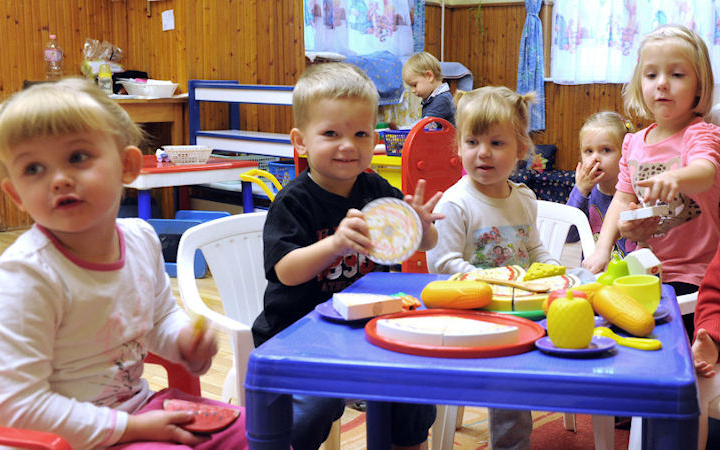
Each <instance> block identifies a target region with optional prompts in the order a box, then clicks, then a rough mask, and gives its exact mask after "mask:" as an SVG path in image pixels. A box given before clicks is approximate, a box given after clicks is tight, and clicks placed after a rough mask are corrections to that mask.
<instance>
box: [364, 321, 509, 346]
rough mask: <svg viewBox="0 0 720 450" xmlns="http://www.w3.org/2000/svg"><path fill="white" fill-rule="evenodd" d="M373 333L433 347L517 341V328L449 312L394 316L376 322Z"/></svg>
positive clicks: (496, 344)
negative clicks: (431, 314)
mask: <svg viewBox="0 0 720 450" xmlns="http://www.w3.org/2000/svg"><path fill="white" fill-rule="evenodd" d="M376 327H377V334H378V335H379V336H383V337H385V338H389V339H395V340H398V341H403V342H409V343H413V344H420V345H430V346H436V347H494V346H499V345H508V344H514V343H516V342H517V341H518V337H519V332H518V328H517V327H515V326H511V325H501V324H497V323H493V322H488V321H484V320H475V319H468V318H464V317H455V316H449V315H437V316H419V317H398V318H393V319H380V320H378V321H377V324H376Z"/></svg>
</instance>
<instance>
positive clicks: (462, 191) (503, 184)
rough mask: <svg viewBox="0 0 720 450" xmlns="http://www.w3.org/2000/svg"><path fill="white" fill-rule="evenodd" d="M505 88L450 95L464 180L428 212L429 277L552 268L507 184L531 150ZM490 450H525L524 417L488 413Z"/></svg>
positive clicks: (519, 196) (533, 214)
mask: <svg viewBox="0 0 720 450" xmlns="http://www.w3.org/2000/svg"><path fill="white" fill-rule="evenodd" d="M533 98H534V95H533V94H525V95H519V94H517V93H515V92H513V91H511V90H510V89H508V88H506V87H496V86H486V87H482V88H479V89H475V90H473V91H470V92H467V93H459V94H456V99H458V102H457V114H456V120H457V141H458V154H459V156H460V158H461V159H462V165H463V168H464V169H465V171H466V172H467V174H466V175H465V176H463V177H462V178H461V179H460V180H459V181H458V182H457V183H455V184H454V185H453V186H451V187H450V188H449V189H448V190H447V191H445V193H444V194H443V196H442V198H441V199H440V202H438V205H437V207H436V208H435V211H436V212H437V213H441V214H443V215H444V216H445V219H444V220H441V221H438V222H437V223H436V227H437V230H438V243H437V245H436V246H435V248H434V249H432V250H429V251H428V252H427V262H428V267H429V270H430V272H431V273H445V274H453V273H457V272H469V271H472V270H475V269H483V268H490V267H496V266H498V265H502V266H504V265H511V264H517V265H519V266H522V267H525V268H527V267H528V266H529V265H530V264H531V263H533V262H543V263H552V264H559V262H558V261H556V260H555V259H553V258H552V257H551V256H550V254H549V253H548V251H547V250H546V249H545V247H543V245H542V243H541V242H540V236H539V234H538V230H537V227H536V222H537V202H536V197H535V194H534V193H533V192H532V191H531V190H530V189H529V188H527V187H526V186H525V185H523V184H516V183H514V182H512V181H510V180H508V177H509V176H510V174H511V173H512V172H513V170H515V167H516V165H517V162H518V160H519V159H523V158H524V157H525V156H526V155H527V153H528V152H529V151H531V149H532V147H533V143H532V140H531V139H530V135H529V134H528V126H529V115H528V102H530V101H532V100H533ZM489 421H490V440H491V441H492V448H529V446H530V433H531V432H532V417H531V415H530V411H520V410H506V409H496V408H490V410H489Z"/></svg>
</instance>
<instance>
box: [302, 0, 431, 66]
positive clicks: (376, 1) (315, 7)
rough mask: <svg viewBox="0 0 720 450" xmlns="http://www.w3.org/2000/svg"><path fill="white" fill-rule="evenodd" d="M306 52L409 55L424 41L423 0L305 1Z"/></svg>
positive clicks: (421, 47)
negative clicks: (387, 52)
mask: <svg viewBox="0 0 720 450" xmlns="http://www.w3.org/2000/svg"><path fill="white" fill-rule="evenodd" d="M303 6H304V22H305V50H306V51H313V52H335V53H341V54H343V55H366V54H370V53H375V52H380V51H389V52H391V53H393V54H394V55H397V56H407V55H411V54H412V53H415V52H418V51H422V49H423V47H424V45H425V42H424V36H425V2H424V0H304V1H303Z"/></svg>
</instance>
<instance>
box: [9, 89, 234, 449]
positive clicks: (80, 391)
mask: <svg viewBox="0 0 720 450" xmlns="http://www.w3.org/2000/svg"><path fill="white" fill-rule="evenodd" d="M141 138H142V131H140V129H139V128H138V127H137V125H135V124H134V123H133V122H132V120H131V119H130V118H129V117H128V115H127V113H125V111H124V110H123V109H122V108H121V107H120V106H119V105H118V104H117V103H116V102H115V101H113V100H111V99H110V98H108V96H107V95H106V94H105V93H104V92H102V91H100V90H99V89H98V88H97V87H96V86H95V85H93V84H92V83H89V82H87V81H84V80H79V79H66V80H63V81H59V82H56V83H49V84H42V85H37V86H33V87H31V88H29V89H27V90H25V91H21V92H19V93H17V94H15V95H14V96H12V97H11V98H10V99H9V100H7V101H6V102H5V103H4V104H3V105H2V108H1V109H0V163H1V164H0V167H2V173H0V177H2V178H3V179H2V188H3V190H4V191H5V192H6V193H7V194H8V195H9V197H10V198H11V199H12V201H13V202H14V203H15V204H16V205H17V206H18V207H19V208H20V209H21V210H23V211H26V212H27V213H28V214H30V216H31V217H32V218H33V220H34V221H35V224H34V225H33V226H32V228H31V229H30V230H28V231H27V232H25V233H24V234H22V235H21V236H20V237H19V238H18V239H17V240H16V242H15V243H13V244H12V245H11V246H10V247H9V248H8V249H7V250H6V251H5V252H4V253H3V254H2V256H0V285H2V286H3V288H2V290H1V291H0V353H2V355H3V357H2V359H1V360H0V418H1V419H0V425H2V426H6V427H18V428H28V429H35V430H41V431H49V432H53V433H56V434H59V435H60V436H62V437H64V438H65V439H66V440H67V441H68V442H69V443H70V444H71V445H72V446H73V447H74V448H96V447H107V446H110V445H113V444H118V443H126V442H131V441H157V442H164V443H181V444H186V445H192V446H196V447H195V448H231V447H232V448H245V447H246V445H247V441H246V438H245V424H244V414H243V415H242V416H241V417H240V418H239V419H238V420H237V421H235V422H234V424H233V425H232V426H231V427H230V428H229V429H227V430H225V431H223V432H220V433H216V434H213V435H212V437H207V436H201V435H195V434H193V433H190V432H188V431H186V430H183V429H182V428H181V425H182V424H184V423H187V422H189V421H191V420H192V415H191V413H188V412H168V411H163V410H162V401H163V399H165V398H176V397H179V398H183V399H188V400H192V401H198V402H203V403H214V404H218V403H219V402H213V401H211V400H204V399H200V398H195V397H192V396H186V395H184V394H182V393H180V392H178V391H175V390H164V391H161V392H159V393H157V394H155V395H153V393H152V392H151V391H150V390H149V388H148V385H147V382H146V381H145V380H144V379H142V378H141V376H142V373H143V360H144V358H145V356H146V355H147V353H148V351H152V352H154V353H157V354H159V355H161V356H163V357H165V358H167V359H169V360H171V361H175V362H180V363H182V364H183V365H184V366H185V367H187V368H188V370H190V372H192V373H195V374H202V373H205V372H206V371H207V370H208V369H209V367H210V364H211V362H212V361H211V359H212V356H213V355H214V354H215V353H216V352H217V345H216V343H215V338H214V334H213V332H212V331H209V330H205V331H204V332H203V333H201V334H200V335H196V334H195V333H194V332H193V326H192V324H191V323H190V319H189V318H188V316H187V314H186V313H185V312H184V311H183V310H182V309H180V308H179V307H178V306H177V304H176V302H175V299H174V298H173V296H172V287H171V285H170V280H169V278H168V276H167V275H166V274H165V269H164V263H163V259H162V253H161V249H160V241H159V239H158V237H157V235H156V234H155V231H154V230H153V228H152V227H151V226H150V225H148V224H147V223H146V222H145V221H143V220H141V219H116V216H117V213H118V208H119V205H120V198H121V196H122V192H123V184H125V183H130V182H131V181H132V180H134V179H135V177H136V176H137V175H138V173H139V171H140V167H141V166H142V153H141V152H140V150H139V149H138V148H137V144H138V143H139V141H140V140H141ZM223 406H227V405H224V404H223ZM131 447H132V445H131V446H130V448H131Z"/></svg>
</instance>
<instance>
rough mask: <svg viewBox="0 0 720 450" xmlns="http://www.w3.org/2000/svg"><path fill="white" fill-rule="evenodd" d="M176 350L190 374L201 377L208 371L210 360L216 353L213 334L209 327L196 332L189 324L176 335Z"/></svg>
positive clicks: (216, 348)
mask: <svg viewBox="0 0 720 450" xmlns="http://www.w3.org/2000/svg"><path fill="white" fill-rule="evenodd" d="M178 348H179V349H180V356H182V358H183V359H184V360H185V361H186V362H187V364H188V368H189V369H190V372H192V373H194V374H200V375H202V374H203V373H205V372H207V371H208V369H210V366H211V365H212V358H213V356H215V354H216V353H217V352H218V346H217V341H216V340H215V332H214V331H213V330H212V329H211V328H209V327H207V328H203V329H201V330H196V329H195V326H194V325H193V324H189V325H187V326H185V327H184V328H183V329H181V330H180V332H179V333H178Z"/></svg>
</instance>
